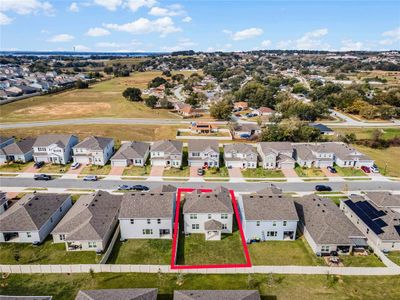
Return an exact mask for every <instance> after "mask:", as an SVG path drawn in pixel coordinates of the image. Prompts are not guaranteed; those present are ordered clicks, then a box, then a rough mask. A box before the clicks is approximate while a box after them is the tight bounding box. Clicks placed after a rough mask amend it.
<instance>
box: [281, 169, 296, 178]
mask: <svg viewBox="0 0 400 300" xmlns="http://www.w3.org/2000/svg"><path fill="white" fill-rule="evenodd" d="M281 171H282V173H283V175H285V177H289V178H290V177H299V175H297V173H296V171H295V170H294V169H281Z"/></svg>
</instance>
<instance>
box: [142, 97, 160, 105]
mask: <svg viewBox="0 0 400 300" xmlns="http://www.w3.org/2000/svg"><path fill="white" fill-rule="evenodd" d="M144 103H145V104H146V105H147V106H148V107H151V108H154V107H155V106H156V105H157V103H158V98H157V97H156V96H153V95H152V96H149V97H148V98H146V99H145V100H144Z"/></svg>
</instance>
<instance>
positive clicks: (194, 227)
mask: <svg viewBox="0 0 400 300" xmlns="http://www.w3.org/2000/svg"><path fill="white" fill-rule="evenodd" d="M192 229H200V226H199V224H192Z"/></svg>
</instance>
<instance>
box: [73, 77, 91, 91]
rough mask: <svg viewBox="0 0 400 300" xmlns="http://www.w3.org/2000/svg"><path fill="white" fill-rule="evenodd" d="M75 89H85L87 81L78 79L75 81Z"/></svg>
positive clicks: (87, 84)
mask: <svg viewBox="0 0 400 300" xmlns="http://www.w3.org/2000/svg"><path fill="white" fill-rule="evenodd" d="M75 86H76V88H77V89H87V88H88V87H89V83H87V82H85V81H82V80H80V79H78V80H77V81H76V83H75Z"/></svg>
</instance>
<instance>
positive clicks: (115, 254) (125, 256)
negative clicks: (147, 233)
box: [107, 239, 172, 265]
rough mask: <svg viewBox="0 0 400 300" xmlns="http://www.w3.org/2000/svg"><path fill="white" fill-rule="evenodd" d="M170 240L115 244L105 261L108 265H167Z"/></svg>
mask: <svg viewBox="0 0 400 300" xmlns="http://www.w3.org/2000/svg"><path fill="white" fill-rule="evenodd" d="M171 247H172V241H171V240H162V239H132V240H127V241H125V242H120V241H118V242H117V243H115V245H114V248H113V250H112V252H111V255H110V257H109V259H108V261H107V263H109V264H132V265H169V264H170V263H171Z"/></svg>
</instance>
